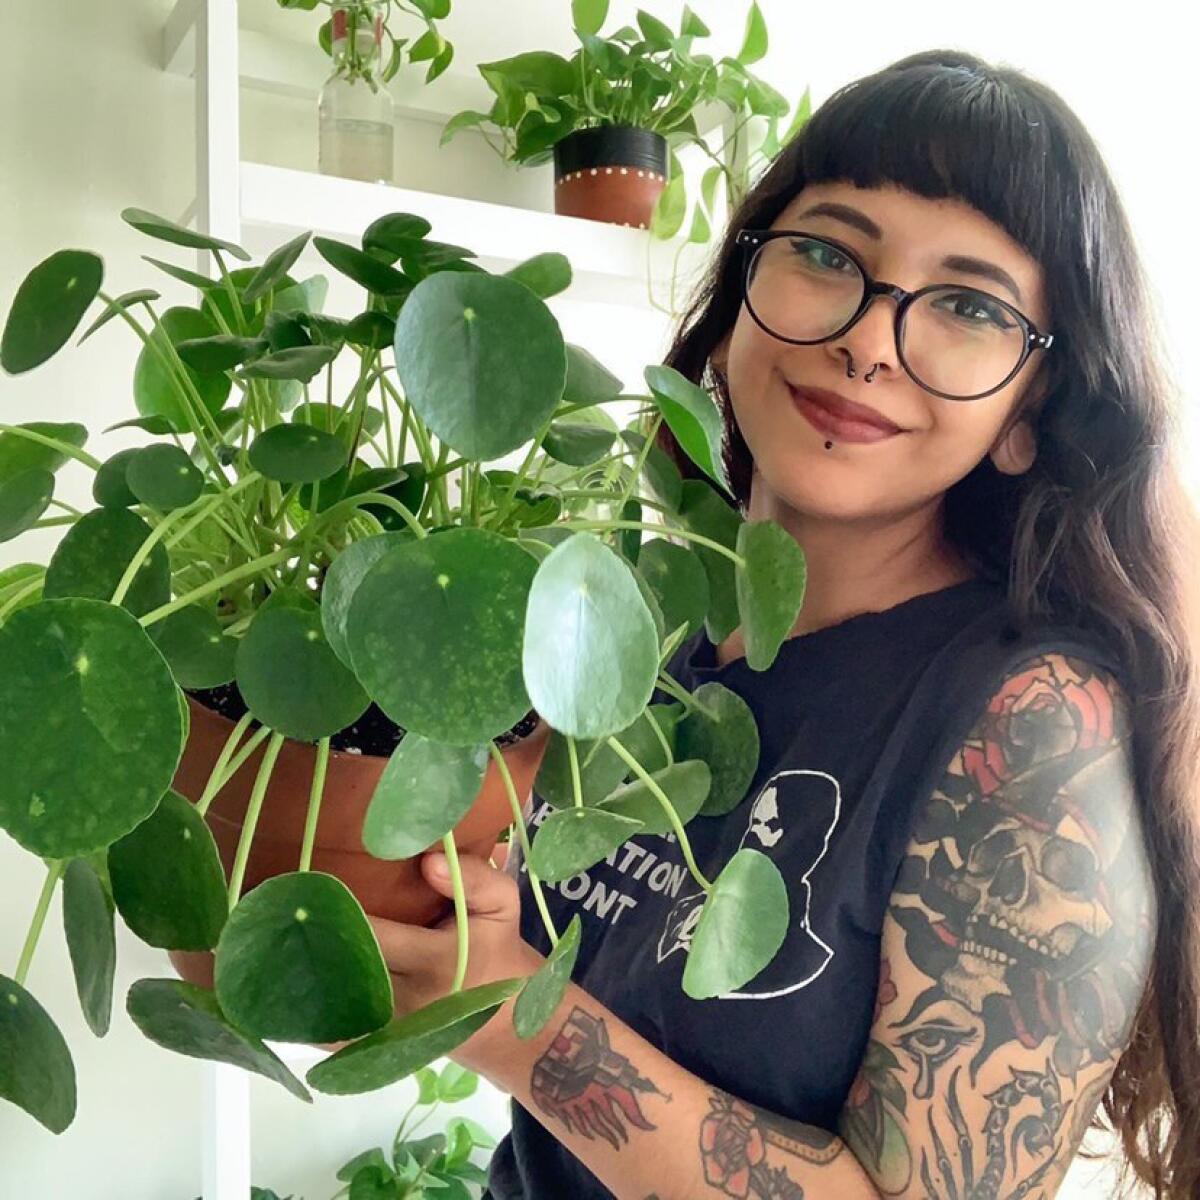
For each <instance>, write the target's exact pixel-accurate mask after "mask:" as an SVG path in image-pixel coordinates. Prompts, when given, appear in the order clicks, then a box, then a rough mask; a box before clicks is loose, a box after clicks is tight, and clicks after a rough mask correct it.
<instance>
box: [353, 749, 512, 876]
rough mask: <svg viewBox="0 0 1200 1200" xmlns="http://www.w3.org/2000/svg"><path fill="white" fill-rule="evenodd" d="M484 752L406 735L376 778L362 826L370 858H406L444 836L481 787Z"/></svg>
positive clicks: (467, 808) (485, 761)
mask: <svg viewBox="0 0 1200 1200" xmlns="http://www.w3.org/2000/svg"><path fill="white" fill-rule="evenodd" d="M488 759H489V754H488V748H487V746H486V745H482V746H446V745H443V744H442V743H440V742H431V741H429V740H427V739H426V738H423V737H421V736H420V735H419V734H416V733H407V734H405V736H404V738H403V739H402V740H401V742H400V745H399V746H397V747H396V749H395V750H394V751H393V752H392V756H391V758H390V759H388V764H387V766H386V767H384V769H383V774H382V775H381V776H380V777H379V783H378V784H376V786H375V793H374V795H373V796H372V797H371V806H370V808H368V809H367V816H366V820H365V821H364V822H363V832H362V837H363V845H364V846H366V848H367V849H368V850H369V851H370V852H371V853H372V854H373V855H374V856H375V857H376V858H386V859H402V858H412V857H413V856H414V855H417V854H420V853H421V852H422V851H423V850H427V849H428V848H429V847H430V846H432V845H434V844H435V843H436V842H437V841H439V840H440V839H441V838H442V837H443V836H445V835H446V834H447V833H449V832H450V830H452V829H453V828H454V827H455V826H456V825H457V824H458V823H459V821H460V820H462V818H463V817H465V816H466V815H467V813H468V812H469V811H470V809H471V806H472V805H473V804H474V803H475V799H476V797H477V796H478V795H479V789H480V788H481V787H482V786H483V776H484V772H485V771H486V770H487V765H488Z"/></svg>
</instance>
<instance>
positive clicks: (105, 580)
mask: <svg viewBox="0 0 1200 1200" xmlns="http://www.w3.org/2000/svg"><path fill="white" fill-rule="evenodd" d="M150 533H151V529H150V526H149V525H147V524H146V522H145V521H143V520H142V518H141V517H139V516H138V515H137V514H136V513H132V512H130V511H129V510H128V509H125V508H97V509H93V510H92V511H91V512H90V513H85V514H84V515H83V516H82V517H80V518H79V520H78V521H76V522H75V524H74V525H73V526H72V527H71V529H70V530H69V531H68V533H67V535H66V536H65V537H64V538H63V540H62V541H61V542H59V544H58V549H57V550H55V552H54V556H53V557H52V558H51V559H50V565H49V567H47V568H46V591H45V595H46V599H48V600H51V599H58V598H61V597H64V596H84V597H87V598H89V599H92V600H109V599H111V597H112V594H113V592H115V591H116V589H117V584H118V583H120V581H121V576H122V575H124V574H125V568H126V567H128V566H129V564H130V562H132V561H133V556H134V555H135V554H136V553H137V552H138V550H140V549H141V546H142V543H143V542H144V541H145V540H146V539H147V538H148V537H149V536H150ZM170 598H171V563H170V559H169V558H168V556H167V551H166V549H165V547H164V546H163V544H162V542H161V541H160V542H157V543H155V546H154V549H153V550H151V552H150V554H149V555H148V556H147V558H146V560H145V561H144V562H143V563H142V565H141V567H140V568H139V569H138V573H137V575H136V577H135V578H134V581H133V585H132V586H131V587H130V589H129V591H128V592H126V594H125V599H124V600H123V601H122V606H123V607H124V608H127V609H128V610H129V611H130V612H131V613H133V614H134V615H135V616H139V617H140V616H144V615H145V614H146V613H148V612H150V611H151V610H152V609H155V608H158V607H159V605H162V604H166V602H167V601H168V600H169V599H170ZM155 799H157V797H155Z"/></svg>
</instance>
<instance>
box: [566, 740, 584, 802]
mask: <svg viewBox="0 0 1200 1200" xmlns="http://www.w3.org/2000/svg"><path fill="white" fill-rule="evenodd" d="M567 757H568V758H569V759H570V760H571V789H572V792H573V794H574V796H575V807H576V808H582V807H583V784H581V783H580V781H579V750H578V749H577V748H576V746H575V739H574V738H573V737H571V736H570V735H569V734H568V736H567Z"/></svg>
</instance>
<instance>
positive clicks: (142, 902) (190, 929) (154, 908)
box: [108, 791, 229, 950]
mask: <svg viewBox="0 0 1200 1200" xmlns="http://www.w3.org/2000/svg"><path fill="white" fill-rule="evenodd" d="M108 873H109V878H110V879H111V880H112V890H113V899H114V900H115V901H116V903H117V908H118V909H119V910H120V913H121V916H122V917H123V918H124V920H125V924H126V925H128V926H129V928H130V929H132V930H133V932H134V933H135V934H136V935H137V936H138V937H140V938H141V939H142V941H143V942H146V943H147V944H148V945H151V946H157V947H159V948H160V949H162V950H211V949H212V948H213V946H215V945H216V944H217V939H218V938H219V937H220V936H221V929H222V927H223V926H224V924H225V917H226V914H227V913H228V911H229V901H228V898H227V897H226V894H225V871H224V869H223V868H222V866H221V858H220V855H218V853H217V844H216V842H215V841H213V835H212V833H211V832H210V831H209V828H208V826H207V825H206V824H205V822H204V818H203V817H201V816H200V815H199V813H197V812H196V810H195V809H194V808H193V807H192V805H191V804H190V803H189V802H188V801H187V800H185V799H184V798H183V797H182V796H181V795H179V793H178V792H174V791H169V792H167V793H166V795H165V796H163V798H162V801H161V803H160V804H159V806H158V808H156V809H155V810H154V812H153V813H151V815H150V816H149V817H147V818H146V820H144V821H143V822H142V823H141V824H140V825H139V826H138V827H137V828H136V829H134V830H133V831H132V832H131V833H127V834H126V835H125V836H124V837H123V838H121V840H120V841H118V842H114V843H113V845H111V846H110V847H109V849H108Z"/></svg>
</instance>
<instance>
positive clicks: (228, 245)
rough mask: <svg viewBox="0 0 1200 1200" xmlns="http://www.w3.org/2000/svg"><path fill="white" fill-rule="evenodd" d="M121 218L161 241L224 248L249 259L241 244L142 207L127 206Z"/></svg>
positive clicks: (201, 247)
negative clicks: (216, 236) (197, 230)
mask: <svg viewBox="0 0 1200 1200" xmlns="http://www.w3.org/2000/svg"><path fill="white" fill-rule="evenodd" d="M121 219H122V220H123V221H125V222H126V223H128V224H129V225H132V226H133V227H134V229H136V230H137V231H138V232H139V233H144V234H146V236H147V237H152V238H158V240H159V241H161V242H170V243H171V244H172V245H175V246H187V247H189V248H191V249H193V250H224V251H226V252H227V253H229V254H232V255H233V257H234V258H240V259H241V260H242V261H243V262H249V261H250V255H249V254H247V253H246V251H245V250H243V249H242V248H241V246H235V245H234V243H233V242H226V241H223V240H222V239H221V238H215V237H209V235H208V234H206V233H197V232H196V231H195V230H194V229H187V228H185V227H184V226H183V225H178V224H176V223H175V222H174V221H169V220H168V219H167V218H166V217H160V216H157V215H156V214H155V213H152V212H147V211H146V210H145V209H144V208H127V209H125V210H124V211H123V212H122V213H121Z"/></svg>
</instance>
